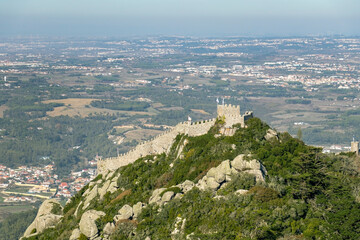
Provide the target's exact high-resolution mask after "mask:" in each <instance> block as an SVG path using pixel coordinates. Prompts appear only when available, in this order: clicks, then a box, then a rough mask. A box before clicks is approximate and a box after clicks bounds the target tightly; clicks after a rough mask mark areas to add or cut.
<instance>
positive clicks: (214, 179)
mask: <svg viewBox="0 0 360 240" xmlns="http://www.w3.org/2000/svg"><path fill="white" fill-rule="evenodd" d="M247 157H248V158H250V159H251V156H245V155H244V154H240V155H239V156H237V157H236V158H235V159H234V160H233V161H230V160H225V161H223V162H221V163H220V164H219V166H217V167H213V168H211V169H210V170H209V171H208V172H207V173H206V175H205V176H204V177H203V178H202V179H200V180H199V181H198V183H197V184H194V183H193V182H192V181H189V180H186V181H184V182H183V183H181V184H178V185H176V186H172V187H170V188H168V189H166V188H159V189H156V190H154V191H153V193H152V195H151V197H150V200H149V204H152V203H155V204H158V205H163V204H165V203H167V202H169V201H171V200H172V199H174V198H175V199H177V198H181V197H182V196H183V195H184V194H185V193H186V192H188V191H190V190H191V189H192V188H193V187H195V186H196V187H197V188H199V189H200V190H211V191H217V190H218V189H220V188H223V187H225V186H226V184H227V183H228V182H230V181H231V176H232V175H234V174H241V173H248V174H251V175H254V176H255V178H256V181H265V175H266V169H265V167H264V166H263V165H262V164H261V163H260V162H259V161H258V160H256V159H251V160H247V159H246V158H247ZM174 187H177V188H179V189H180V192H179V193H176V194H175V193H174V191H172V188H174ZM245 191H246V190H245ZM243 193H244V192H241V193H240V191H239V192H238V194H243Z"/></svg>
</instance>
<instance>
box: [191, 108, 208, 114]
mask: <svg viewBox="0 0 360 240" xmlns="http://www.w3.org/2000/svg"><path fill="white" fill-rule="evenodd" d="M191 111H193V112H194V113H199V114H203V115H210V113H208V112H205V111H204V110H202V109H191Z"/></svg>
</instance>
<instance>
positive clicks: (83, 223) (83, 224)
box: [79, 210, 105, 238]
mask: <svg viewBox="0 0 360 240" xmlns="http://www.w3.org/2000/svg"><path fill="white" fill-rule="evenodd" d="M102 216H105V213H104V212H102V211H96V210H88V211H86V212H84V214H83V215H82V216H81V220H80V223H79V228H80V231H81V233H82V234H84V235H85V236H86V237H88V238H94V237H96V236H97V234H98V232H99V230H98V228H97V226H96V223H95V221H96V220H97V219H98V218H100V217H102Z"/></svg>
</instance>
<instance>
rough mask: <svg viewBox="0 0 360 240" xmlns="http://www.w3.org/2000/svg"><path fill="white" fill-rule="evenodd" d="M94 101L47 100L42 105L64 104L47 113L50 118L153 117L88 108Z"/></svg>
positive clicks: (129, 112) (71, 99)
mask: <svg viewBox="0 0 360 240" xmlns="http://www.w3.org/2000/svg"><path fill="white" fill-rule="evenodd" d="M94 100H98V99H92V98H67V99H57V100H47V101H44V102H43V103H64V104H65V106H62V107H56V108H54V111H49V112H47V115H48V116H50V117H57V116H61V115H65V116H70V117H74V116H80V117H87V116H89V115H90V114H95V113H97V114H116V113H120V114H127V115H137V114H141V115H154V114H153V113H149V112H135V111H117V110H110V109H104V108H95V107H92V106H90V103H91V102H92V101H94Z"/></svg>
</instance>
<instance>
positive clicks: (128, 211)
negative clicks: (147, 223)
mask: <svg viewBox="0 0 360 240" xmlns="http://www.w3.org/2000/svg"><path fill="white" fill-rule="evenodd" d="M118 213H119V214H118V215H116V216H115V217H114V220H115V222H117V221H120V220H126V219H131V218H132V216H133V215H134V211H133V208H132V207H131V206H129V205H127V204H126V205H124V206H123V207H122V208H121V209H120V210H119V211H118Z"/></svg>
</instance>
